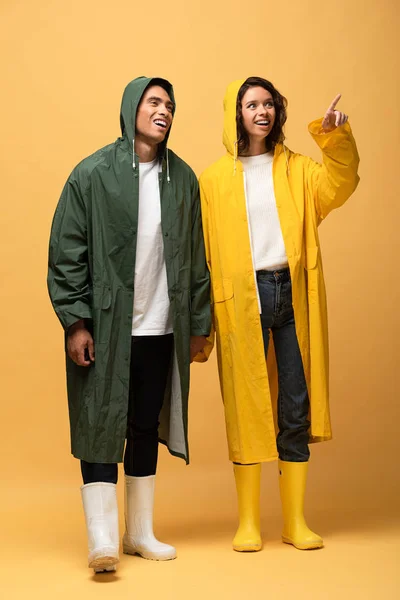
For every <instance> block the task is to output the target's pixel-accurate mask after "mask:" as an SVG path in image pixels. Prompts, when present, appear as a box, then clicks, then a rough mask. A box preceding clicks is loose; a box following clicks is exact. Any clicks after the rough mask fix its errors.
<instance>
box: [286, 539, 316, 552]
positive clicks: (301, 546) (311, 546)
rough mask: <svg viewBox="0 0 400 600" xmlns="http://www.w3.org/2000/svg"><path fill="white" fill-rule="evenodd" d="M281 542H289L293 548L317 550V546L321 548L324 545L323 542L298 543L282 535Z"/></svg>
mask: <svg viewBox="0 0 400 600" xmlns="http://www.w3.org/2000/svg"><path fill="white" fill-rule="evenodd" d="M282 542H283V543H284V544H290V545H291V546H294V547H295V548H297V550H318V548H323V546H324V543H323V542H315V543H310V544H299V543H296V542H294V541H293V540H290V539H289V538H286V537H283V536H282Z"/></svg>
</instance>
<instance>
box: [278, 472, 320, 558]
mask: <svg viewBox="0 0 400 600" xmlns="http://www.w3.org/2000/svg"><path fill="white" fill-rule="evenodd" d="M278 465H279V487H280V492H281V501H282V513H283V533H282V541H283V542H285V544H293V546H295V547H296V548H298V549H299V550H311V549H313V548H322V546H323V545H324V542H323V541H322V538H321V537H320V536H319V535H317V534H316V533H314V532H313V531H311V529H309V528H308V527H307V523H306V521H305V519H304V495H305V491H306V481H307V471H308V462H300V463H299V462H286V461H283V460H279V461H278Z"/></svg>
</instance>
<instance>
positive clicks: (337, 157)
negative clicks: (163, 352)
mask: <svg viewBox="0 0 400 600" xmlns="http://www.w3.org/2000/svg"><path fill="white" fill-rule="evenodd" d="M339 99H340V95H339V96H337V97H336V98H335V99H334V101H333V102H332V104H331V105H330V107H329V108H328V110H327V112H326V114H325V117H324V118H323V119H318V120H317V121H314V122H312V123H311V124H310V126H309V131H310V133H311V135H312V137H313V138H314V140H315V141H316V142H317V144H318V146H319V147H320V148H321V150H322V154H323V164H322V165H320V164H318V163H315V162H314V161H313V160H311V159H310V158H307V157H305V156H301V155H299V154H295V153H293V152H291V151H290V150H289V149H287V148H286V147H285V145H284V143H283V142H284V134H283V125H284V123H285V121H286V105H287V103H286V99H285V98H284V97H283V96H282V95H281V94H280V93H279V92H278V90H277V89H276V88H275V87H274V86H273V85H272V83H270V82H269V81H266V80H265V79H261V78H259V77H250V78H249V79H247V80H246V81H245V82H243V81H235V82H234V83H232V84H231V85H230V86H229V87H228V90H227V93H226V96H225V101H224V136H223V140H224V145H225V147H226V149H227V154H226V155H225V156H224V157H222V158H221V159H220V160H219V161H217V162H216V163H215V164H213V165H212V166H211V167H209V168H208V169H207V170H206V171H205V172H204V173H203V175H202V176H201V178H200V189H201V197H202V212H203V226H204V236H205V241H206V253H207V261H208V267H209V269H210V272H211V279H212V296H213V308H214V326H215V331H216V335H217V340H218V365H219V374H220V381H221V390H222V396H223V401H224V407H225V418H226V428H227V436H228V445H229V456H230V460H232V462H233V463H234V473H235V479H236V487H237V493H238V505H239V528H238V530H237V533H236V536H235V538H234V540H233V548H234V549H235V550H237V551H249V550H253V551H254V550H260V549H261V535H260V508H259V494H260V475H261V464H260V463H261V462H265V461H270V460H274V459H276V458H277V456H278V459H279V474H280V492H281V500H282V511H283V518H284V529H283V535H282V540H283V541H284V542H286V543H289V544H293V545H294V546H295V547H296V548H299V549H302V550H303V549H309V548H320V547H322V545H323V541H322V539H321V537H320V536H319V535H317V534H315V533H314V532H313V531H311V530H310V529H309V528H308V527H307V525H306V523H305V520H304V515H303V504H304V493H305V485H306V477H307V467H308V459H309V448H308V444H309V443H310V442H317V441H324V440H329V439H330V438H331V426H330V417H329V404H328V332H327V309H326V297H325V285H324V278H323V271H322V261H321V253H320V249H319V238H318V229H317V228H318V225H319V223H320V222H321V221H322V220H323V219H324V218H325V217H326V216H327V215H328V214H329V213H330V211H331V210H332V209H334V208H338V207H339V206H341V205H342V204H343V203H344V202H345V201H346V200H347V199H348V198H349V196H350V195H351V194H352V193H353V192H354V190H355V189H356V187H357V184H358V181H359V178H358V175H357V167H358V163H359V158H358V154H357V148H356V144H355V141H354V138H353V136H352V133H351V129H350V125H349V124H348V123H347V116H346V115H344V114H343V113H341V112H339V111H337V110H335V107H336V104H337V103H338V101H339ZM270 332H271V333H272V337H273V342H274V351H275V358H276V365H277V370H278V386H279V393H278V403H277V410H276V411H274V410H273V406H272V402H271V393H270V381H271V380H270V379H269V377H268V372H267V366H266V356H267V352H268V347H269V339H270ZM211 348H212V339H211V338H210V340H209V346H208V348H206V349H205V352H206V355H207V354H209V352H210V351H211ZM269 362H270V361H269ZM275 413H277V414H275ZM276 420H277V427H276V425H275V421H276ZM276 430H277V436H276V433H275V432H276Z"/></svg>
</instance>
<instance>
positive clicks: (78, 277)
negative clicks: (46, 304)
mask: <svg viewBox="0 0 400 600" xmlns="http://www.w3.org/2000/svg"><path fill="white" fill-rule="evenodd" d="M47 286H48V290H49V295H50V299H51V302H52V305H53V308H54V310H55V312H56V314H57V316H58V318H59V319H60V321H61V324H62V326H63V327H64V329H65V330H67V329H68V328H69V327H70V326H71V325H73V324H74V323H75V322H76V321H79V320H80V319H90V318H91V317H92V311H91V308H90V289H91V286H90V276H89V265H88V246H87V227H86V207H85V203H84V200H83V196H82V193H81V185H80V183H79V181H78V179H77V177H75V176H74V173H72V175H71V176H70V178H69V179H68V181H67V183H66V184H65V186H64V189H63V192H62V194H61V198H60V200H59V202H58V205H57V208H56V212H55V214H54V218H53V224H52V228H51V234H50V245H49V264H48V277H47Z"/></svg>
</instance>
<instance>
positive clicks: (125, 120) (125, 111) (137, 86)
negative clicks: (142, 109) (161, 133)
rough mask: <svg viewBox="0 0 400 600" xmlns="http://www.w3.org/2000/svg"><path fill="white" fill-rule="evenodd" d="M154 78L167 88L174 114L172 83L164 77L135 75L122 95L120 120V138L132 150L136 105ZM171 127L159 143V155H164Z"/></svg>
mask: <svg viewBox="0 0 400 600" xmlns="http://www.w3.org/2000/svg"><path fill="white" fill-rule="evenodd" d="M155 80H157V81H162V82H164V83H165V85H166V87H167V90H168V94H169V96H170V98H171V100H172V102H173V104H174V109H173V114H175V107H176V104H175V96H174V89H173V87H172V84H171V83H170V82H169V81H167V80H166V79H163V78H162V77H137V78H136V79H134V80H133V81H131V82H130V83H128V85H127V86H126V88H125V90H124V94H123V96H122V103H121V113H120V122H121V133H122V139H123V140H126V142H127V143H128V145H129V148H130V150H132V147H133V140H134V139H135V124H136V115H137V109H138V106H139V104H140V101H141V99H142V96H143V94H144V92H145V91H146V89H147V88H148V87H149V86H150V85H151V84H152V82H153V81H155ZM157 81H155V85H157ZM171 127H172V125H171ZM171 127H170V128H169V130H168V132H167V135H166V136H165V138H164V141H163V142H162V143H161V144H160V152H159V154H160V156H163V155H164V152H165V148H166V146H167V143H168V138H169V135H170V132H171Z"/></svg>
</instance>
